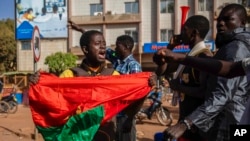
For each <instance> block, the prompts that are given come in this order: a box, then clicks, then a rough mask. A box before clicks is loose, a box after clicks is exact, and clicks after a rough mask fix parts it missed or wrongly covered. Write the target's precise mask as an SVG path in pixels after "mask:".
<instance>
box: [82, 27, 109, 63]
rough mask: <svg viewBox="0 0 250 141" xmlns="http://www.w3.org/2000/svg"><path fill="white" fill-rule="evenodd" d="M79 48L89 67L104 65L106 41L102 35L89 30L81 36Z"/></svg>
mask: <svg viewBox="0 0 250 141" xmlns="http://www.w3.org/2000/svg"><path fill="white" fill-rule="evenodd" d="M80 46H81V49H82V51H83V53H84V55H85V58H86V60H87V62H88V65H90V66H99V65H101V64H103V63H105V54H106V41H105V39H104V36H103V34H102V33H101V32H100V31H97V30H89V31H86V32H85V33H83V34H82V36H81V38H80Z"/></svg>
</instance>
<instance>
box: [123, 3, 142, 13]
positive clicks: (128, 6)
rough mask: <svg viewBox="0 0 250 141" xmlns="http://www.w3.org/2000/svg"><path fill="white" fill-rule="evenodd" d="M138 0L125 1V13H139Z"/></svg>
mask: <svg viewBox="0 0 250 141" xmlns="http://www.w3.org/2000/svg"><path fill="white" fill-rule="evenodd" d="M138 7H139V6H138V2H126V3H125V13H138V12H139V10H138V9H139V8H138Z"/></svg>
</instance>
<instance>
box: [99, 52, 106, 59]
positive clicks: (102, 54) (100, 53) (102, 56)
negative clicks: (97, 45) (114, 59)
mask: <svg viewBox="0 0 250 141" xmlns="http://www.w3.org/2000/svg"><path fill="white" fill-rule="evenodd" d="M98 57H99V58H101V59H105V57H106V52H105V51H100V52H99V53H98Z"/></svg>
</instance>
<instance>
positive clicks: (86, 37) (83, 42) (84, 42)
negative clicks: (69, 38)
mask: <svg viewBox="0 0 250 141" xmlns="http://www.w3.org/2000/svg"><path fill="white" fill-rule="evenodd" d="M95 34H101V35H103V34H102V32H100V31H97V30H89V31H86V32H84V33H83V34H82V36H81V38H80V46H81V48H82V47H84V46H86V47H89V43H90V40H91V37H92V36H93V35H95Z"/></svg>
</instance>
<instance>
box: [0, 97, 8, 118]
mask: <svg viewBox="0 0 250 141" xmlns="http://www.w3.org/2000/svg"><path fill="white" fill-rule="evenodd" d="M9 109H10V105H9V104H8V103H7V102H5V101H0V117H5V118H6V117H7V116H8V114H9Z"/></svg>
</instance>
